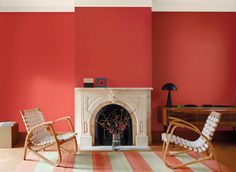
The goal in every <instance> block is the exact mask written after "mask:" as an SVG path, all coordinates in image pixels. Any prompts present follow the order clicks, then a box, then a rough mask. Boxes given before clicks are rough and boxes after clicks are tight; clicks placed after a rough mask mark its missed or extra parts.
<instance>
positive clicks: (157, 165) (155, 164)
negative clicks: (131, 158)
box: [139, 152, 173, 172]
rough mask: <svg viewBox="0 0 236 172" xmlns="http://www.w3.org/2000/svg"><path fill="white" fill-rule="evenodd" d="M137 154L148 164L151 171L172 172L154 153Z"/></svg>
mask: <svg viewBox="0 0 236 172" xmlns="http://www.w3.org/2000/svg"><path fill="white" fill-rule="evenodd" d="M139 154H140V155H141V156H142V157H143V159H144V160H145V161H146V162H147V163H148V165H149V166H150V167H151V168H152V171H155V172H162V171H163V172H173V170H171V169H170V168H168V167H167V166H166V165H165V163H164V162H163V160H162V159H160V157H159V156H157V155H156V154H155V153H154V152H139Z"/></svg>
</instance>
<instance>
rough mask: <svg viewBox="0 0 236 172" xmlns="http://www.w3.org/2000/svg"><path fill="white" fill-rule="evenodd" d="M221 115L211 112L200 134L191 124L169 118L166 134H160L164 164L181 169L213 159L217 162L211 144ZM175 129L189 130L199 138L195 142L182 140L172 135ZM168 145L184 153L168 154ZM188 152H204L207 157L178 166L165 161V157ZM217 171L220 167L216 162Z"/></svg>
mask: <svg viewBox="0 0 236 172" xmlns="http://www.w3.org/2000/svg"><path fill="white" fill-rule="evenodd" d="M220 117H221V114H220V113H218V112H211V113H210V115H209V116H208V118H207V120H206V123H205V125H204V127H203V130H202V132H201V131H200V130H199V129H198V128H197V127H196V126H194V125H193V124H191V123H189V122H186V121H184V120H181V119H178V118H174V117H169V118H170V120H171V122H170V124H169V126H168V129H167V132H166V133H162V141H163V149H162V150H163V151H164V158H163V159H164V161H165V164H166V165H167V166H168V167H170V168H173V169H175V168H181V167H184V166H187V165H190V164H193V163H198V162H201V161H204V160H208V159H212V158H214V159H215V160H216V162H217V158H216V154H215V151H214V147H213V145H212V143H211V140H212V137H213V135H214V132H215V130H216V127H217V125H218V123H219V121H220ZM176 128H186V129H189V130H191V131H193V132H195V133H197V134H198V135H199V138H198V139H197V140H195V141H189V140H186V139H184V138H181V137H178V136H176V135H174V131H175V129H176ZM170 143H173V144H174V145H178V146H180V147H182V148H184V149H185V150H184V151H179V152H175V153H170V152H169V151H168V150H169V145H170ZM189 151H193V152H197V153H201V152H206V153H207V156H206V157H204V158H200V159H198V160H194V161H190V162H187V163H182V164H178V165H171V164H169V163H168V162H167V161H166V156H177V155H179V154H181V153H186V152H189ZM217 165H218V169H219V171H221V168H220V165H219V163H218V162H217Z"/></svg>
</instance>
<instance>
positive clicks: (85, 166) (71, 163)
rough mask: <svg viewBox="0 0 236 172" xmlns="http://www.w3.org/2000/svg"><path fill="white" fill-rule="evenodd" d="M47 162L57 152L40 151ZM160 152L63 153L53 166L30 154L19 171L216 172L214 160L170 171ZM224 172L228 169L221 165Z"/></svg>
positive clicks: (186, 158) (175, 160) (184, 159)
mask: <svg viewBox="0 0 236 172" xmlns="http://www.w3.org/2000/svg"><path fill="white" fill-rule="evenodd" d="M43 154H44V155H45V156H46V157H47V158H48V159H50V160H52V161H55V162H56V160H57V157H58V156H57V153H56V152H50V151H48V152H43ZM162 158H163V153H162V152H158V151H124V152H101V151H96V152H95V151H94V152H79V153H77V154H76V155H74V154H68V153H64V154H63V160H62V163H61V164H60V165H59V167H54V166H52V165H49V164H47V163H45V162H43V161H39V160H38V159H37V158H36V157H34V156H33V155H29V156H28V159H30V160H27V161H22V162H21V163H20V164H19V165H18V167H17V170H16V171H18V172H32V171H34V172H57V171H58V172H92V171H95V172H102V171H105V172H108V171H114V172H129V171H137V172H149V171H155V172H173V171H174V172H216V171H218V169H217V165H216V163H215V161H213V160H211V161H204V162H202V163H196V164H193V165H190V166H188V167H185V168H182V169H176V170H172V169H170V168H168V167H166V166H165V164H164V162H163V160H162ZM193 159H196V157H194V155H193V154H186V153H184V154H181V155H179V156H178V157H177V158H175V157H168V161H169V162H170V163H172V164H178V163H181V162H187V161H190V160H193ZM221 167H222V170H223V172H230V171H231V170H230V169H228V168H227V167H225V166H223V165H221Z"/></svg>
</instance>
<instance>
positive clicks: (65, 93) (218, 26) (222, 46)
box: [0, 8, 236, 131]
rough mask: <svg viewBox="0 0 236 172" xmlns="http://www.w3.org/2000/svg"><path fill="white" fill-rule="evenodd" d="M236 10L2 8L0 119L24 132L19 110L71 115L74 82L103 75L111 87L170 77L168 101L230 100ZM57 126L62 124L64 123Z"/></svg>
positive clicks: (158, 99)
mask: <svg viewBox="0 0 236 172" xmlns="http://www.w3.org/2000/svg"><path fill="white" fill-rule="evenodd" d="M235 21H236V14H235V13H164V12H162V13H151V9H150V8H79V9H76V13H0V81H1V84H0V95H1V99H0V120H15V121H17V122H18V123H20V130H23V129H24V126H23V125H22V120H21V117H20V114H19V110H20V109H27V108H32V107H40V108H41V109H42V110H43V111H44V112H45V113H46V114H49V115H47V116H46V118H47V120H52V119H55V118H57V117H60V116H62V115H64V114H72V115H73V114H74V87H75V86H82V78H84V77H106V78H108V86H110V87H153V88H154V91H153V97H152V118H153V119H152V128H153V130H154V131H156V130H159V129H160V125H158V123H157V119H156V116H157V114H156V113H157V112H156V108H157V106H160V105H165V101H166V96H167V95H166V92H165V91H161V90H160V89H161V86H162V85H163V84H164V83H166V82H174V83H175V84H176V85H177V87H178V91H176V92H173V101H174V104H197V105H202V104H231V105H235V102H236V80H235V77H234V74H235V73H236V68H235V67H234V65H235V64H236V60H234V57H235V56H236V51H235V49H234V46H235V45H236V34H235V29H236V22H235ZM60 128H63V127H62V125H61V126H60Z"/></svg>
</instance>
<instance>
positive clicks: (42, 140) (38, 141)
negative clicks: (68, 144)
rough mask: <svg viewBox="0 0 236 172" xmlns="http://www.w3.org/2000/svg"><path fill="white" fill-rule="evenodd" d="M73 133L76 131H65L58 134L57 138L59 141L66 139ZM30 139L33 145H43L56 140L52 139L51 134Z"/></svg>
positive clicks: (73, 134) (71, 136)
mask: <svg viewBox="0 0 236 172" xmlns="http://www.w3.org/2000/svg"><path fill="white" fill-rule="evenodd" d="M75 135H76V133H74V132H66V133H62V134H58V135H57V139H58V141H59V142H62V141H67V140H70V139H71V138H73V137H74V136H75ZM31 141H32V143H33V144H34V145H37V146H44V145H47V144H52V143H54V142H56V140H55V139H54V137H53V136H52V135H45V136H41V137H38V138H37V139H32V140H31Z"/></svg>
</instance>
